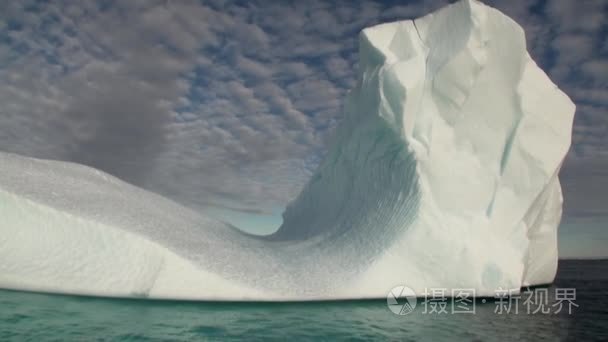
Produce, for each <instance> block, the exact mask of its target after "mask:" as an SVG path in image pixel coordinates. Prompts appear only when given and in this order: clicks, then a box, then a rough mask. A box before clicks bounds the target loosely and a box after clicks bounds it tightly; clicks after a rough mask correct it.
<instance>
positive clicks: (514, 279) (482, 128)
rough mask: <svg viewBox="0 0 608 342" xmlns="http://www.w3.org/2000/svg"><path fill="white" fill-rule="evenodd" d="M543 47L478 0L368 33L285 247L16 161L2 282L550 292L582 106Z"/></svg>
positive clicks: (3, 173)
mask: <svg viewBox="0 0 608 342" xmlns="http://www.w3.org/2000/svg"><path fill="white" fill-rule="evenodd" d="M525 42H526V41H525V37H524V32H523V30H522V29H521V27H520V26H518V25H517V24H516V23H515V22H514V21H512V20H511V19H509V18H508V17H507V16H505V15H503V14H501V13H500V12H499V11H497V10H495V9H492V8H490V7H488V6H485V5H483V4H481V3H479V2H477V1H474V0H465V1H461V2H458V3H455V4H452V5H450V6H447V7H445V8H443V9H441V10H439V11H437V12H435V13H433V14H430V15H427V16H425V17H422V18H420V19H416V20H414V21H411V20H408V21H401V22H395V23H389V24H383V25H378V26H374V27H370V28H367V29H365V30H363V32H362V33H361V35H360V52H359V54H360V63H359V70H358V82H357V85H356V87H355V88H354V89H353V90H352V91H351V93H350V94H349V97H348V99H347V102H346V109H345V114H344V120H343V122H342V123H341V126H340V127H339V128H338V130H337V132H336V136H335V138H334V139H333V142H332V144H331V146H330V148H329V151H328V153H327V156H326V158H325V160H324V161H323V162H322V164H321V165H320V167H319V169H318V170H317V171H316V173H315V174H314V176H313V177H312V178H311V180H310V182H309V183H308V185H307V186H306V187H305V188H304V190H303V191H302V193H301V194H300V195H299V196H298V198H296V199H295V200H294V201H293V202H292V203H291V204H290V205H289V206H288V208H287V210H286V211H285V213H284V223H283V225H282V226H281V228H280V229H279V230H278V232H277V233H275V234H273V235H271V236H268V237H257V236H250V235H247V234H244V233H242V232H240V231H238V230H236V229H235V228H233V227H231V226H229V225H227V224H224V223H221V222H216V221H213V220H211V219H209V218H205V217H202V216H201V215H200V214H198V213H195V212H193V211H191V210H189V209H187V208H184V207H182V206H180V205H178V204H176V203H173V202H172V201H170V200H168V199H165V198H162V197H160V196H158V195H155V194H152V193H149V192H146V191H144V190H142V189H138V188H136V187H133V186H131V185H128V184H126V183H123V182H121V181H120V180H118V179H116V178H114V177H112V176H110V175H107V174H104V173H103V172H100V171H97V170H94V169H91V168H88V167H85V166H81V165H76V164H70V163H64V162H56V161H46V160H38V159H31V158H25V157H21V156H17V155H12V154H4V153H0V287H3V288H10V289H26V290H37V291H48V292H62V293H75V294H91V295H101V296H125V297H132V296H136V297H152V298H177V299H211V300H311V299H335V298H368V297H385V296H386V295H387V293H388V292H389V290H390V289H391V288H393V287H394V286H397V285H406V286H408V287H410V288H412V289H414V290H415V291H416V292H417V293H418V294H422V293H423V292H424V291H425V288H432V287H438V288H446V289H447V290H448V291H449V289H452V288H474V289H476V291H477V295H489V296H492V295H494V291H495V290H496V289H499V288H501V289H519V288H520V287H521V286H526V285H536V284H544V283H550V282H551V281H552V280H553V277H554V276H555V272H556V267H557V241H556V239H557V227H558V225H559V222H560V218H561V208H562V193H561V188H560V183H559V180H558V171H559V168H560V165H561V163H562V161H563V159H564V156H565V155H566V153H567V151H568V148H569V146H570V139H571V129H572V119H573V115H574V109H575V107H574V105H573V103H572V102H571V101H570V99H569V98H568V97H567V96H566V95H565V94H564V93H562V92H561V91H560V90H559V89H558V88H557V87H556V86H555V85H554V84H553V83H552V82H551V81H550V80H549V78H548V77H547V76H546V75H545V73H544V72H543V71H542V70H541V69H540V68H539V67H538V66H537V65H536V64H535V63H534V61H533V60H532V59H531V58H530V56H529V54H528V52H527V51H526V43H525ZM448 293H449V292H448Z"/></svg>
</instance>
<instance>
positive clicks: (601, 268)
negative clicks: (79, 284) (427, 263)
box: [0, 260, 608, 341]
mask: <svg viewBox="0 0 608 342" xmlns="http://www.w3.org/2000/svg"><path fill="white" fill-rule="evenodd" d="M572 289H575V291H576V292H575V293H574V292H573V290H572ZM431 290H433V289H431ZM431 290H430V291H431ZM434 291H435V292H441V289H434ZM564 298H568V299H571V301H570V302H571V303H572V306H570V308H568V301H567V300H564V301H561V303H562V307H561V311H560V312H557V311H558V309H559V302H560V300H559V299H564ZM545 299H546V301H545ZM397 303H398V304H397V305H400V304H401V303H403V300H401V303H399V301H398V302H397ZM463 304H466V306H463ZM509 304H510V306H509ZM393 308H394V306H393ZM516 308H517V312H515V310H516ZM444 309H445V310H444ZM464 309H466V310H468V311H467V312H464V311H466V310H464ZM569 309H571V310H570V312H568V310H569ZM473 310H474V312H473ZM444 311H445V312H444ZM534 311H536V313H535V312H534ZM242 339H245V340H249V341H251V340H286V339H292V340H315V341H318V340H401V341H420V340H428V341H455V340H456V341H459V340H468V341H470V340H483V341H504V340H512V341H516V340H521V339H526V340H533V341H541V340H577V341H590V340H597V341H601V340H604V341H606V340H608V260H564V261H560V265H559V271H558V276H557V279H556V281H555V283H554V284H553V285H552V286H550V287H539V288H535V289H531V290H530V291H529V292H525V293H524V294H522V296H520V298H519V299H515V298H512V299H510V300H507V299H504V300H502V301H501V300H499V299H495V298H484V299H481V298H478V299H477V300H476V301H475V302H474V306H473V303H472V302H468V303H467V302H461V303H460V304H458V303H453V302H452V300H451V299H446V300H441V299H437V300H434V301H425V300H424V299H419V300H418V302H417V303H416V306H415V308H414V310H413V311H412V312H411V313H409V314H405V315H398V314H394V313H393V312H392V311H391V310H390V309H389V306H388V305H387V300H386V299H378V300H368V301H336V302H310V303H210V302H176V301H153V300H143V299H142V300H130V299H105V298H93V297H78V296H64V295H48V294H38V293H27V292H18V291H4V290H0V341H12V340H15V341H23V340H30V341H46V340H57V341H71V340H77V341H85V340H86V341H95V340H99V341H105V340H108V341H109V340H111V341H173V340H175V341H178V340H212V341H213V340H242Z"/></svg>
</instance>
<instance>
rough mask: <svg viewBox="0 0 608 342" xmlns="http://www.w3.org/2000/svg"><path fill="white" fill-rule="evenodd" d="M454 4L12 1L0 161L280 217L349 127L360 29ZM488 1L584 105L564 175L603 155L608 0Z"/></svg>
mask: <svg viewBox="0 0 608 342" xmlns="http://www.w3.org/2000/svg"><path fill="white" fill-rule="evenodd" d="M446 3H448V1H443V0H436V1H424V2H422V1H420V2H408V3H406V4H386V3H381V2H377V1H373V0H359V1H352V2H332V1H322V0H311V1H306V2H291V3H288V2H281V1H250V2H245V3H243V2H236V1H228V0H226V1H219V0H217V1H216V0H210V1H205V2H203V3H200V2H197V1H105V2H97V1H81V2H78V3H77V4H76V3H73V2H39V1H19V2H17V1H13V2H2V3H0V18H1V19H2V20H0V102H1V103H2V104H3V105H2V107H1V108H0V148H1V149H3V150H7V151H11V152H17V153H21V154H25V155H30V156H37V157H44V158H54V159H62V160H71V161H76V162H81V163H85V164H88V165H93V166H95V167H98V168H101V169H103V170H105V171H108V172H110V173H113V174H114V175H116V176H118V177H121V178H123V179H125V180H127V181H130V182H132V183H134V184H137V185H139V186H143V187H145V188H147V189H150V190H152V191H156V192H159V193H162V194H164V195H167V196H169V197H171V198H174V199H176V200H178V201H181V202H182V203H185V204H188V205H192V206H196V207H202V208H205V207H208V206H221V207H226V208H240V209H243V210H250V211H253V212H268V211H272V210H274V209H275V208H277V207H280V206H283V205H285V204H286V203H287V202H288V201H289V200H290V199H292V198H294V197H295V196H296V195H297V193H298V192H299V190H300V189H301V187H302V186H303V185H304V184H305V182H306V181H307V179H308V177H310V174H311V172H312V170H313V169H314V168H315V166H316V165H317V164H318V163H319V160H320V158H321V157H322V155H323V154H324V152H325V149H326V145H327V140H328V137H329V136H330V135H331V133H332V132H333V129H334V128H335V126H336V124H337V123H338V122H339V121H340V119H341V117H342V112H341V106H342V101H343V98H344V95H345V94H346V92H347V91H348V89H349V88H350V87H352V86H353V85H354V81H355V71H356V64H357V35H358V32H359V31H360V30H361V29H362V28H364V27H366V26H370V25H373V24H377V23H379V22H383V21H388V20H398V19H405V18H413V17H417V16H420V15H423V14H426V13H428V12H430V11H432V10H435V9H437V8H438V7H440V6H442V5H444V4H446ZM488 3H489V4H490V5H493V6H496V7H498V8H499V9H500V10H503V11H504V12H506V13H507V14H509V15H510V16H512V17H513V18H514V19H515V20H516V21H517V22H519V23H520V24H521V25H522V26H523V27H524V29H525V30H526V34H527V42H528V46H529V49H530V51H531V54H532V56H533V57H534V58H535V60H537V61H538V62H539V64H540V65H541V66H542V67H543V68H545V69H546V70H548V71H549V74H550V76H551V77H552V79H553V80H554V81H556V82H557V83H558V85H559V86H560V87H561V88H563V89H565V91H566V92H567V93H569V94H570V95H571V96H572V97H573V99H574V101H575V102H576V103H577V105H578V110H577V117H576V121H575V129H574V137H573V140H574V141H575V146H574V147H573V152H572V155H571V156H570V157H569V159H568V162H567V163H566V166H565V168H566V171H567V172H574V171H569V170H576V169H577V168H581V167H583V166H581V165H585V163H584V162H582V161H585V160H589V159H593V158H594V157H596V156H601V158H605V156H606V153H605V151H606V150H607V147H608V141H606V138H605V137H606V136H608V134H606V131H605V129H606V108H607V106H608V104H607V98H606V96H605V94H606V93H607V92H606V87H608V84H607V83H606V82H607V79H608V75H607V74H606V70H608V68H607V65H606V54H607V53H608V37H607V35H606V32H608V31H607V29H606V22H607V21H606V13H607V12H608V11H606V3H605V2H600V1H596V2H593V1H587V2H581V3H580V4H579V2H574V1H567V0H563V1H562V0H559V1H549V2H545V1H529V2H504V1H500V2H499V1H488ZM581 18H585V20H581ZM602 177H603V176H602ZM605 192H606V191H605Z"/></svg>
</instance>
